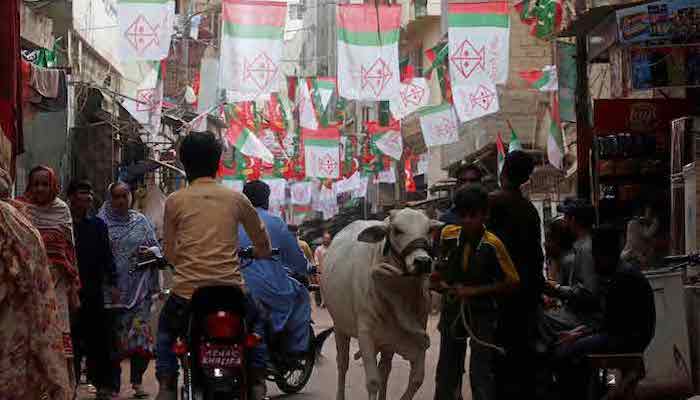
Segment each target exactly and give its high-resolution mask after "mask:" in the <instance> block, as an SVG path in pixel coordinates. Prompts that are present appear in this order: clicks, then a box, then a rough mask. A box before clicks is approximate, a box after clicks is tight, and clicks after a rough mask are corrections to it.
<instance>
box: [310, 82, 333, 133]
mask: <svg viewBox="0 0 700 400" xmlns="http://www.w3.org/2000/svg"><path fill="white" fill-rule="evenodd" d="M334 93H335V78H333V77H323V76H319V77H316V78H315V79H314V91H313V99H314V103H315V104H316V111H317V112H318V118H319V119H320V120H321V125H323V126H327V125H328V104H329V103H330V101H331V97H333V94H334Z"/></svg>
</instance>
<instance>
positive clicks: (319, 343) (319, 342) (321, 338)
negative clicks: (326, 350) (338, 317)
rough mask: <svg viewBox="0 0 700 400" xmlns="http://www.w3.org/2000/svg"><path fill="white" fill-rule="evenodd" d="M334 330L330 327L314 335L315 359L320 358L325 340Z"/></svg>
mask: <svg viewBox="0 0 700 400" xmlns="http://www.w3.org/2000/svg"><path fill="white" fill-rule="evenodd" d="M333 330H334V328H333V327H332V326H331V327H330V328H327V329H324V330H323V331H321V333H319V334H318V335H316V338H314V349H315V351H316V357H317V358H318V357H320V356H321V350H323V344H324V343H325V342H326V339H328V337H329V336H330V335H331V333H333Z"/></svg>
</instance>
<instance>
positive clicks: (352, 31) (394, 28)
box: [337, 4, 401, 101]
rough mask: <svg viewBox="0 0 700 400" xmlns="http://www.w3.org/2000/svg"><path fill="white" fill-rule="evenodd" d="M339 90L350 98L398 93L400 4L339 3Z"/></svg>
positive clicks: (368, 98) (388, 97) (380, 98)
mask: <svg viewBox="0 0 700 400" xmlns="http://www.w3.org/2000/svg"><path fill="white" fill-rule="evenodd" d="M337 26H338V90H339V94H340V96H342V97H345V98H347V99H352V100H366V101H383V100H391V99H392V98H394V97H396V96H397V95H398V93H399V79H400V74H399V47H398V43H399V30H400V27H401V6H400V5H377V6H375V5H374V4H338V13H337Z"/></svg>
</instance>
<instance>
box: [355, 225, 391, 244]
mask: <svg viewBox="0 0 700 400" xmlns="http://www.w3.org/2000/svg"><path fill="white" fill-rule="evenodd" d="M386 231H387V225H386V224H379V225H372V226H370V227H368V228H365V229H364V230H363V231H362V232H360V234H359V235H357V240H359V241H360V242H364V243H377V242H380V241H381V240H382V239H384V237H385V236H386Z"/></svg>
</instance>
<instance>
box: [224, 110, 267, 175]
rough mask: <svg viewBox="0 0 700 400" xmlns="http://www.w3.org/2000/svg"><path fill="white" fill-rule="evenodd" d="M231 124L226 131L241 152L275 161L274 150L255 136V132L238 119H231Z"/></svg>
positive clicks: (233, 144) (229, 139)
mask: <svg viewBox="0 0 700 400" xmlns="http://www.w3.org/2000/svg"><path fill="white" fill-rule="evenodd" d="M229 123H230V126H229V128H228V131H227V132H226V134H227V138H228V141H229V143H231V145H232V146H234V147H235V148H236V149H238V151H240V152H241V154H244V155H246V156H248V157H253V158H259V159H261V160H263V161H265V162H266V163H268V164H272V163H273V162H274V161H275V157H274V155H273V154H272V152H271V151H270V150H269V149H268V148H267V147H265V145H264V144H263V142H262V141H261V140H260V139H258V137H257V136H255V133H254V132H253V131H252V130H250V129H249V128H248V127H246V126H244V125H243V124H241V123H240V122H239V121H238V120H235V119H231V121H230V122H229Z"/></svg>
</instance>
